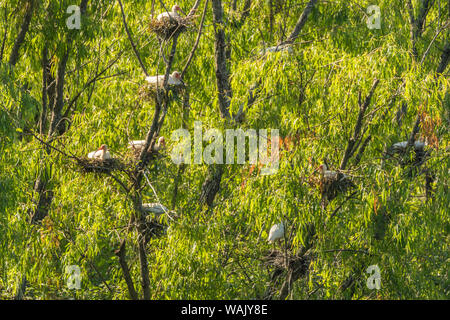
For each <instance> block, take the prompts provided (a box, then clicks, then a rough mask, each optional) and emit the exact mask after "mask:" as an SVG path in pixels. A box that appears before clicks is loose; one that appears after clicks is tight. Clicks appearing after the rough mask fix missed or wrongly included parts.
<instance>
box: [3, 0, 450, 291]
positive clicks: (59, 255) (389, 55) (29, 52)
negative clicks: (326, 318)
mask: <svg viewBox="0 0 450 320" xmlns="http://www.w3.org/2000/svg"><path fill="white" fill-rule="evenodd" d="M74 2H77V1H73V0H60V1H53V0H43V1H34V0H1V1H0V24H1V28H0V30H2V31H1V33H0V41H2V40H3V39H5V40H4V41H3V43H4V45H3V46H2V48H1V56H0V59H1V65H0V298H2V299H12V298H14V297H17V293H18V292H20V289H21V287H25V290H24V291H25V292H24V298H25V299H68V298H76V299H128V298H130V292H129V287H127V283H126V280H125V278H124V270H123V268H122V267H121V265H120V263H119V258H118V254H117V250H118V249H119V247H120V245H121V243H122V241H123V240H124V241H125V242H126V244H127V250H126V255H125V259H126V263H127V265H128V267H129V273H130V275H131V279H132V281H133V282H134V287H135V288H136V291H137V293H138V295H139V297H140V298H141V297H142V294H143V293H142V291H143V287H142V284H141V282H142V279H143V276H142V274H141V271H142V263H141V262H142V260H140V259H142V256H140V251H139V242H140V241H141V240H140V239H141V237H140V231H139V228H134V227H133V228H128V225H129V223H130V219H131V220H132V218H133V217H135V214H136V206H135V205H136V202H135V201H134V200H135V198H133V196H132V195H133V194H139V195H140V196H141V197H142V201H143V202H160V203H162V204H164V205H165V206H166V207H168V208H169V209H170V210H171V213H170V214H169V215H167V214H163V215H161V217H160V219H158V221H157V224H156V225H163V226H165V227H164V228H163V230H162V231H160V232H157V233H156V234H153V235H152V236H150V237H149V239H147V240H148V242H146V244H145V252H146V260H147V262H148V277H149V283H150V288H149V292H150V298H151V299H253V298H258V299H262V298H273V299H276V298H282V299H416V298H418V299H447V298H448V297H449V289H450V282H449V279H448V263H449V249H448V245H449V239H450V238H449V227H450V224H449V223H450V220H449V205H450V204H449V200H450V193H449V189H448V188H449V185H448V184H449V176H450V175H449V173H450V166H449V165H450V161H449V151H450V148H449V125H450V93H449V80H448V68H446V69H445V70H443V71H441V72H440V73H437V72H436V70H437V68H438V66H439V65H440V63H441V60H442V59H443V58H444V55H443V52H444V50H445V46H447V48H448V42H449V40H450V35H449V32H448V30H449V19H450V16H449V11H450V4H449V2H448V1H445V0H436V1H430V2H431V4H429V5H430V8H429V11H428V12H427V15H426V19H425V20H424V26H423V30H422V32H420V34H419V35H418V36H417V37H416V39H415V40H414V41H413V39H412V38H413V36H412V35H411V30H410V28H411V23H410V13H411V12H412V14H413V16H415V17H416V18H419V17H420V15H421V12H422V11H423V10H422V6H423V5H424V3H426V2H427V1H419V0H416V1H412V10H411V8H410V7H408V6H407V5H406V3H407V2H409V1H400V0H394V1H387V0H378V1H376V2H377V3H376V5H378V6H379V7H380V12H381V28H380V29H369V28H368V27H367V23H366V22H367V17H368V15H370V13H369V14H368V13H367V11H366V8H367V7H368V6H369V5H371V4H374V3H373V1H365V0H362V1H318V2H317V4H316V5H315V6H314V7H313V8H312V11H311V13H310V14H309V16H308V19H307V21H306V24H305V25H304V26H303V28H302V29H301V32H300V34H299V36H298V38H296V39H295V41H294V43H293V44H292V45H291V46H290V50H282V51H279V52H267V53H265V54H264V53H263V52H261V50H263V49H264V48H265V47H269V46H273V45H276V44H277V43H280V42H282V41H284V40H286V39H287V37H288V36H289V34H290V33H291V32H292V30H293V29H294V26H295V25H296V23H297V21H298V19H299V17H300V16H301V14H302V12H303V11H304V9H305V7H306V6H307V3H308V1H297V0H284V1H283V0H269V1H267V0H253V1H221V2H222V4H221V5H222V6H223V11H224V16H223V24H220V23H214V21H213V10H212V3H211V2H213V3H217V0H216V1H209V2H207V6H208V7H207V9H206V11H205V12H206V15H205V21H204V25H203V29H202V33H201V36H200V40H199V43H198V47H197V49H196V51H195V52H194V55H193V57H192V62H191V63H190V65H189V66H188V68H187V69H186V72H185V73H184V75H183V81H184V82H185V83H186V84H187V86H188V91H187V99H189V108H188V109H187V108H186V103H185V99H186V95H183V93H182V94H177V93H173V92H171V93H169V94H168V96H166V98H167V99H168V100H169V99H170V101H171V103H170V105H169V108H168V111H167V115H166V116H165V119H164V123H163V125H162V127H161V131H160V133H159V134H160V135H161V136H165V137H166V141H167V149H166V150H164V151H162V152H161V154H160V156H158V157H154V158H152V159H150V161H149V163H148V165H147V166H146V168H147V169H146V171H145V172H146V176H144V177H143V179H142V185H141V187H142V188H141V189H140V190H138V191H137V190H134V191H133V192H135V193H133V192H131V191H130V192H127V191H126V190H124V188H123V186H121V184H120V183H119V182H118V180H119V181H123V182H124V184H125V186H126V187H129V188H130V189H132V185H131V184H129V183H128V182H127V181H130V180H128V179H129V176H128V175H127V173H126V172H125V171H120V170H119V171H117V172H115V173H114V174H113V176H114V177H113V176H112V175H109V174H104V173H92V172H86V170H83V169H82V168H81V167H80V165H79V163H78V162H77V161H76V160H74V158H72V156H73V157H76V158H81V157H86V155H87V154H88V152H90V151H93V150H96V149H97V148H98V147H99V146H100V145H101V144H103V143H105V144H107V145H108V147H109V149H110V150H111V153H112V154H113V156H115V157H118V158H120V159H123V161H124V162H126V163H127V165H130V166H132V165H133V163H132V164H130V161H136V160H130V156H129V149H128V148H127V147H128V142H129V141H130V140H139V139H145V137H146V135H147V132H148V131H149V130H150V127H151V125H152V121H153V117H154V114H155V101H154V100H152V99H145V98H143V97H142V96H141V95H140V94H139V92H140V89H141V88H142V86H143V84H144V83H145V80H144V79H145V74H144V72H143V69H142V68H141V65H140V63H139V61H138V59H137V56H136V54H135V52H134V50H133V48H132V44H131V42H130V39H129V37H128V35H127V33H126V31H125V25H124V21H123V18H122V13H121V8H120V5H119V2H118V1H113V0H98V1H87V5H86V10H85V12H83V14H82V17H81V28H80V29H79V30H77V29H73V30H69V29H68V28H67V26H66V19H67V18H68V17H69V16H70V13H67V12H66V9H67V7H68V6H70V5H73V4H74ZM78 2H80V3H82V2H86V1H81V0H78ZM194 2H195V1H193V0H191V1H189V0H179V1H178V4H179V5H180V7H181V8H183V10H184V11H185V12H186V13H188V12H189V10H190V8H191V7H192V6H193V4H194ZM219 2H220V1H219ZM122 3H123V9H124V13H125V17H126V23H127V26H128V29H129V30H130V35H131V37H132V39H133V41H134V43H135V44H136V49H137V51H138V53H139V56H140V58H141V59H142V62H143V64H144V66H145V68H146V69H147V72H148V74H150V75H154V74H157V73H158V74H164V73H165V72H166V62H165V60H167V59H170V50H171V48H172V42H171V40H167V41H163V40H160V39H158V37H157V36H156V35H155V34H154V33H152V32H151V30H149V23H150V21H151V20H152V10H153V11H154V12H155V13H156V14H157V13H159V12H162V11H164V9H163V7H162V2H160V1H141V0H124V1H122ZM30 4H32V5H33V11H32V17H31V20H30V24H29V28H28V30H27V32H26V34H25V38H24V41H23V43H22V44H21V46H20V50H19V55H18V58H17V62H15V63H14V64H11V61H10V54H11V52H12V51H13V47H14V45H15V42H16V41H17V38H18V36H19V33H20V30H21V26H22V24H23V21H24V19H25V18H26V14H27V10H28V7H29V6H30ZM164 4H165V6H166V7H167V8H169V9H170V8H171V6H172V5H173V4H171V3H168V2H167V1H165V2H164ZM247 4H250V7H249V10H248V11H245V10H244V6H246V5H247ZM79 5H80V4H79ZM204 5H205V1H200V5H199V7H198V10H197V12H196V14H195V19H194V24H193V25H192V26H188V28H187V29H186V30H185V31H184V32H183V33H181V34H180V35H179V37H178V41H177V45H176V52H175V55H174V57H173V65H172V67H171V68H170V72H172V71H173V70H179V71H182V70H183V67H184V66H185V65H186V62H187V61H188V57H189V55H190V53H191V50H192V48H193V46H194V44H195V42H196V38H197V31H198V27H199V26H200V21H201V18H202V13H203V8H204ZM234 6H235V8H233V7H234ZM82 11H83V10H82ZM243 13H244V14H243ZM247 14H248V15H247ZM220 28H223V30H224V31H225V41H226V53H227V57H228V59H227V67H228V70H229V73H230V78H229V79H230V81H231V88H232V97H231V100H230V101H231V104H230V106H229V108H230V113H231V115H235V114H236V113H238V110H239V108H240V106H241V105H242V104H243V105H244V112H245V116H244V117H243V119H242V121H240V122H236V121H234V120H233V118H225V119H224V118H223V116H222V114H221V113H220V112H219V102H218V88H217V82H216V71H217V70H216V64H215V52H216V50H217V48H216V47H215V34H216V32H218V31H217V29H220ZM44 48H46V50H47V52H46V53H45V56H46V57H47V59H48V61H47V62H48V63H47V64H46V66H47V68H43V60H45V59H43V56H44V51H45V50H44ZM447 50H448V49H447ZM414 51H416V54H414ZM64 59H67V65H66V68H65V82H64V88H63V91H62V92H63V95H62V97H61V96H58V93H57V94H56V98H55V96H52V95H51V92H50V91H49V90H47V93H46V94H43V70H44V69H45V70H47V73H48V75H47V76H48V79H53V81H56V82H57V83H58V81H57V79H58V71H59V70H61V66H62V63H61V61H63V60H64ZM44 65H45V63H44ZM55 79H56V80H55ZM375 80H379V82H378V84H377V85H375V87H373V85H374V82H375ZM255 83H259V85H258V89H257V90H256V91H255V95H256V96H255V100H254V101H253V103H251V104H248V103H247V101H248V95H249V88H251V87H252V86H253V85H254V84H255ZM47 86H49V87H50V86H55V85H54V83H53V84H52V82H50V81H49V82H47ZM56 86H57V85H56ZM372 89H373V94H372V96H371V97H370V101H369V104H368V107H367V110H366V112H365V114H364V116H363V121H362V128H361V133H360V136H359V139H360V141H361V142H360V145H361V144H362V143H363V141H364V140H365V139H366V138H367V137H369V136H370V138H368V139H367V145H366V146H365V148H363V149H359V150H361V153H360V154H358V152H356V154H355V155H354V156H353V157H352V158H350V159H349V162H348V165H347V166H346V168H345V170H343V172H345V173H346V174H347V175H348V176H349V177H350V178H351V179H352V181H353V182H354V184H355V185H356V188H355V189H353V190H351V191H349V192H348V193H342V194H339V195H338V196H337V197H336V198H335V199H333V200H332V201H329V203H328V204H327V205H326V206H323V205H321V198H322V196H321V194H320V190H319V184H320V179H321V177H320V172H319V170H318V167H319V165H320V164H322V163H323V161H326V162H327V163H328V166H329V167H330V168H331V169H333V170H336V169H338V168H339V166H340V164H341V161H342V159H343V157H344V154H345V151H346V148H347V145H348V143H349V139H350V138H351V137H352V135H353V133H354V130H355V125H356V123H357V120H358V116H359V113H360V106H361V104H362V103H364V101H365V99H366V98H367V97H368V96H369V94H370V92H371V90H372ZM56 90H57V88H56ZM44 91H45V90H44ZM43 96H46V97H47V98H48V99H47V101H46V102H45V101H44V100H43ZM51 98H55V101H56V100H57V99H58V98H59V99H62V100H61V101H62V106H63V113H62V114H61V123H63V124H62V126H60V127H59V129H58V128H56V130H54V132H51V134H49V132H50V131H48V130H50V126H51V121H52V120H51V114H50V110H51V105H50V104H49V101H50V99H51ZM50 102H51V101H50ZM45 104H47V113H45V111H44V108H43V106H44V105H45ZM69 106H70V108H69ZM67 108H69V110H68V109H67ZM65 110H68V112H67V113H66V114H64V111H65ZM43 113H44V116H42V114H43ZM42 119H45V123H44V125H43V127H42ZM417 119H419V122H420V124H419V128H418V132H417V134H416V135H414V138H415V139H417V140H421V141H426V142H427V147H426V148H427V150H428V152H429V157H428V158H427V160H426V162H425V163H423V164H421V165H420V166H418V165H415V162H414V159H412V161H406V160H405V159H403V160H405V161H403V160H399V159H398V158H397V157H388V156H386V150H387V149H388V148H389V147H390V146H391V145H393V144H394V143H396V142H400V141H407V140H408V139H410V136H411V133H412V132H413V130H414V126H415V124H416V121H417ZM195 121H201V122H202V124H203V129H204V130H206V129H209V128H218V129H219V130H223V132H224V130H225V129H228V128H237V127H240V128H242V129H244V130H247V129H250V128H251V129H255V130H258V129H271V128H274V129H279V132H280V137H281V144H280V164H279V170H278V171H277V173H276V174H273V175H262V174H261V173H260V172H259V169H260V168H259V167H258V166H253V165H251V164H249V163H248V162H246V163H245V164H244V165H240V164H230V165H223V166H221V168H222V170H223V175H222V177H221V181H220V189H219V192H218V193H217V195H216V196H215V199H214V203H213V205H212V207H209V206H207V205H203V204H202V203H201V202H199V197H200V194H201V193H202V186H203V184H204V182H205V179H207V177H208V175H209V174H210V172H209V169H208V167H210V166H209V165H207V164H201V165H198V164H191V165H186V166H184V167H183V166H181V167H180V166H179V165H176V164H174V163H173V161H172V160H171V157H170V150H171V149H172V148H173V144H174V142H173V141H171V134H172V132H173V131H174V130H176V129H178V128H180V127H185V128H187V129H188V130H189V131H190V132H191V135H192V136H193V131H194V122H195ZM42 128H43V129H44V130H41V129H42ZM206 145H208V143H207V142H204V146H206ZM58 150H60V151H62V152H60V151H58ZM404 157H414V153H413V152H411V154H406V155H404ZM358 158H359V159H358ZM430 176H432V177H433V179H432V180H433V181H432V183H431V184H430V185H431V189H430V188H427V183H426V182H427V181H426V180H427V178H428V177H430ZM115 178H117V179H115ZM43 179H45V181H46V183H45V188H44V189H42V188H41V189H39V188H37V187H36V186H37V181H38V180H41V181H42V180H43ZM175 189H176V192H177V194H176V196H175V197H174V192H175ZM39 197H40V198H39ZM37 199H44V200H45V201H46V203H47V204H48V208H46V209H47V211H45V210H44V209H45V208H44V209H43V210H44V211H45V212H46V214H45V216H43V217H42V219H39V221H32V219H31V216H32V215H33V212H34V211H36V207H37V206H38V205H39V204H38V200H37ZM169 216H170V217H172V218H173V219H171V218H170V217H169ZM282 221H283V222H284V223H285V226H286V240H285V241H284V240H283V241H280V242H277V243H275V244H269V243H268V242H267V237H268V234H269V230H270V227H271V226H272V225H273V224H275V223H279V222H282ZM274 256H277V259H281V262H280V261H275V262H274V259H272V260H271V257H272V258H273V257H274ZM283 259H284V260H286V261H285V262H287V264H286V263H283ZM275 260H276V259H275ZM288 260H291V261H293V262H292V266H291V264H290V263H289V261H288ZM296 261H297V262H298V261H300V263H299V264H297V265H296ZM70 265H77V266H79V268H80V270H81V288H80V289H70V288H69V287H68V285H67V282H68V278H69V276H70V274H69V273H67V272H66V267H67V266H70ZM286 265H288V267H286ZM371 265H377V266H378V267H379V269H380V273H381V288H380V289H379V290H376V289H369V288H368V287H367V285H366V281H367V279H368V277H369V276H370V274H369V273H366V270H367V268H368V267H369V266H371ZM299 268H300V269H301V268H303V269H302V270H300V271H299V270H298V269H299ZM292 278H293V279H292ZM24 283H25V285H24ZM144 296H145V294H144Z"/></svg>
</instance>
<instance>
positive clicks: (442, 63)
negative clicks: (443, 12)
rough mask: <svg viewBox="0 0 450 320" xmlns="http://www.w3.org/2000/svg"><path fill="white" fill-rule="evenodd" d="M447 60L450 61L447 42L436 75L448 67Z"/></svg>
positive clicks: (449, 46)
mask: <svg viewBox="0 0 450 320" xmlns="http://www.w3.org/2000/svg"><path fill="white" fill-rule="evenodd" d="M449 5H450V4H449ZM449 60H450V42H447V44H446V45H445V47H444V52H442V55H441V61H440V62H439V66H438V67H437V70H436V73H438V74H441V73H444V71H445V69H446V68H447V66H448V62H449Z"/></svg>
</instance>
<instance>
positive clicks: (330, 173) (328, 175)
mask: <svg viewBox="0 0 450 320" xmlns="http://www.w3.org/2000/svg"><path fill="white" fill-rule="evenodd" d="M321 170H322V174H323V177H324V179H336V178H337V172H336V171H332V170H328V168H327V165H326V164H325V163H324V164H322V166H321Z"/></svg>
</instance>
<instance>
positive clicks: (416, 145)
mask: <svg viewBox="0 0 450 320" xmlns="http://www.w3.org/2000/svg"><path fill="white" fill-rule="evenodd" d="M407 145H408V141H402V142H397V143H394V144H393V145H392V147H393V148H395V149H405V148H406V146H407ZM424 147H425V142H422V141H414V149H418V150H419V149H423V148H424Z"/></svg>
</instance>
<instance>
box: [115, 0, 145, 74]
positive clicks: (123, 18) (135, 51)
mask: <svg viewBox="0 0 450 320" xmlns="http://www.w3.org/2000/svg"><path fill="white" fill-rule="evenodd" d="M117 1H118V2H119V5H120V10H121V12H122V20H123V25H124V27H125V31H126V32H127V35H128V39H129V40H130V43H131V46H132V47H133V51H134V54H135V55H136V58H137V59H138V61H139V64H140V65H141V68H142V70H143V71H144V73H145V75H146V76H148V72H147V69H146V68H145V65H144V63H143V62H142V59H141V56H140V55H139V52H138V51H137V49H136V45H135V44H134V42H133V38H132V37H131V33H130V30H128V25H127V21H126V19H125V12H124V10H123V6H122V2H121V1H120V0H117Z"/></svg>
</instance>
